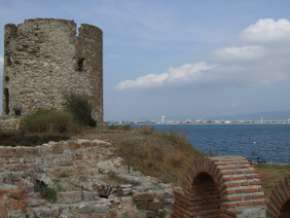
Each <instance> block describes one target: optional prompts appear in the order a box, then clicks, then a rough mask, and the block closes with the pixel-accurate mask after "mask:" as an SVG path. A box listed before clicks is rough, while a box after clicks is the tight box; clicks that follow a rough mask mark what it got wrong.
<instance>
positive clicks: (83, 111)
mask: <svg viewBox="0 0 290 218" xmlns="http://www.w3.org/2000/svg"><path fill="white" fill-rule="evenodd" d="M65 101H66V108H67V111H69V112H70V113H71V114H72V115H73V118H74V119H75V121H76V122H78V123H79V124H80V125H82V126H92V127H93V126H96V125H97V123H96V121H95V120H94V119H93V118H92V114H91V113H92V105H91V104H90V103H89V100H88V97H87V96H84V95H77V94H69V95H66V96H65Z"/></svg>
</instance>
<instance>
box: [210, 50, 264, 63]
mask: <svg viewBox="0 0 290 218" xmlns="http://www.w3.org/2000/svg"><path fill="white" fill-rule="evenodd" d="M265 53H266V51H265V49H264V48H263V47H261V46H241V47H227V48H223V49H219V50H217V51H215V52H214V56H215V58H216V59H217V60H219V61H255V60H257V59H261V58H262V57H264V56H265Z"/></svg>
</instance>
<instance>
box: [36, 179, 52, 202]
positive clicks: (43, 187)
mask: <svg viewBox="0 0 290 218" xmlns="http://www.w3.org/2000/svg"><path fill="white" fill-rule="evenodd" d="M34 191H35V192H39V194H40V196H41V197H42V198H43V199H46V200H47V201H49V202H51V203H54V202H56V201H57V192H56V190H54V189H53V188H50V187H48V185H47V184H45V183H44V182H43V181H39V180H36V183H35V184H34Z"/></svg>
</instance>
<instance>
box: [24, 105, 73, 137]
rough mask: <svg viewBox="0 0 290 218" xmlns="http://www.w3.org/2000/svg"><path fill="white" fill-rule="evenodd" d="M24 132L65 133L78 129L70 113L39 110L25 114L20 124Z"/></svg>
mask: <svg viewBox="0 0 290 218" xmlns="http://www.w3.org/2000/svg"><path fill="white" fill-rule="evenodd" d="M20 128H21V130H22V131H23V132H24V133H50V134H64V133H69V132H73V131H75V130H76V125H75V123H74V120H73V117H72V115H71V114H70V113H68V112H65V111H59V110H38V111H35V112H33V113H32V114H30V115H27V116H25V117H24V118H23V119H22V121H21V125H20Z"/></svg>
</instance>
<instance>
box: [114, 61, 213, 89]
mask: <svg viewBox="0 0 290 218" xmlns="http://www.w3.org/2000/svg"><path fill="white" fill-rule="evenodd" d="M212 68H213V66H209V65H208V64H206V63H205V62H199V63H193V64H184V65H181V66H179V67H175V68H174V67H171V68H169V69H168V71H167V72H165V73H161V74H147V75H145V76H141V77H138V78H137V79H135V80H125V81H122V82H120V83H119V84H118V85H117V86H116V88H117V89H118V90H125V89H130V88H151V87H161V86H166V85H172V84H173V85H177V84H180V83H185V82H192V81H198V80H200V79H201V78H203V77H204V73H205V72H206V71H209V70H210V69H212Z"/></svg>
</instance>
